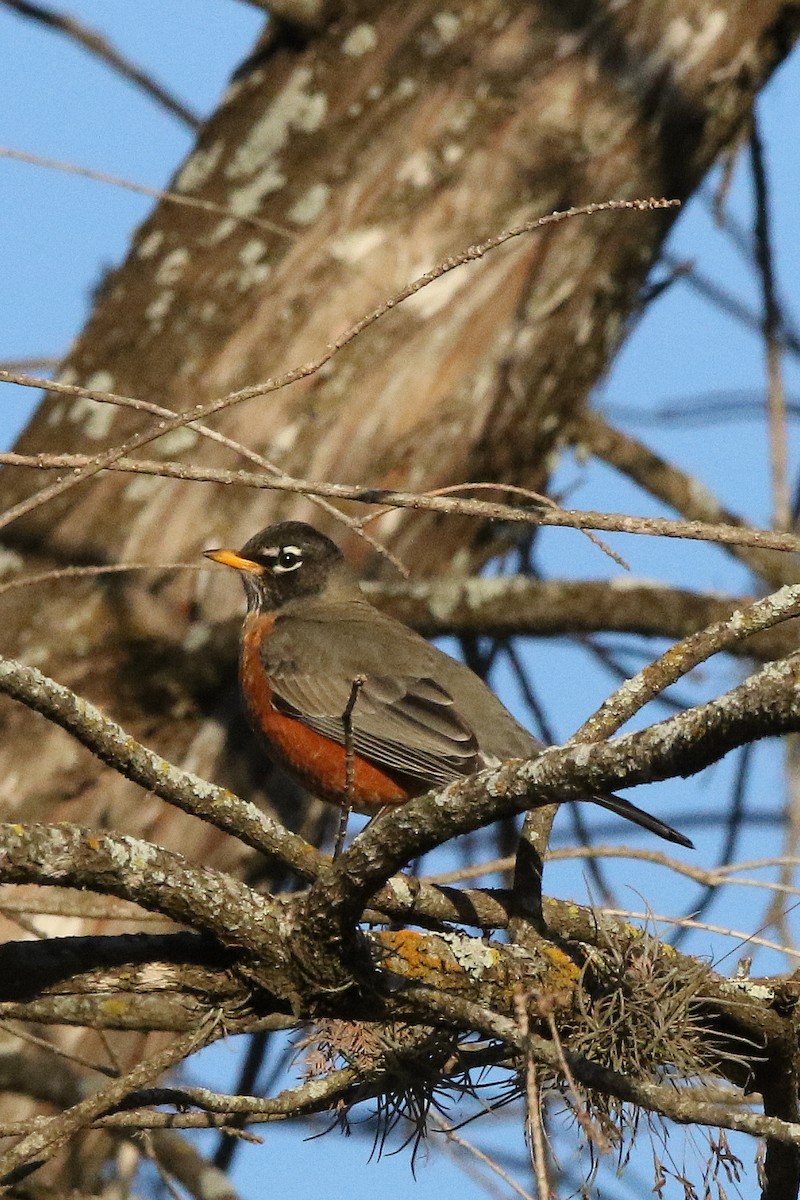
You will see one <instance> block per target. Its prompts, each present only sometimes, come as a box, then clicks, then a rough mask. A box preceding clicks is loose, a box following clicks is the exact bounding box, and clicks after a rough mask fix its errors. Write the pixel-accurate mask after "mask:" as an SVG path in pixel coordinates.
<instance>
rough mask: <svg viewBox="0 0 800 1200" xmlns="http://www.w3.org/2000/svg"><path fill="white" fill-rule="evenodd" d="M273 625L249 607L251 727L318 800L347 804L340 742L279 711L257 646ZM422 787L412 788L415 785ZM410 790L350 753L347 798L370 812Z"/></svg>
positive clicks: (245, 665) (243, 663) (245, 667)
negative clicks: (350, 795)
mask: <svg viewBox="0 0 800 1200" xmlns="http://www.w3.org/2000/svg"><path fill="white" fill-rule="evenodd" d="M274 625H275V616H274V614H270V613H248V615H247V617H246V619H245V623H244V631H243V635H242V646H241V657H240V662H239V671H240V678H241V682H242V691H243V693H244V696H245V701H246V704H247V710H248V716H249V718H250V721H251V724H252V725H253V728H254V729H255V730H256V731H257V733H259V734H261V736H262V737H263V738H264V739H265V741H266V743H267V749H268V750H269V754H270V757H271V758H273V759H274V760H275V762H277V763H279V764H280V766H282V767H285V768H286V770H287V771H289V772H290V773H291V774H292V775H294V776H295V777H296V778H297V779H299V780H300V782H301V783H302V784H303V785H304V787H307V788H308V790H309V791H310V792H313V794H314V795H315V796H318V797H319V798H320V799H321V800H329V801H331V802H332V803H334V804H346V803H347V802H348V798H347V753H346V751H345V748H344V746H341V745H340V744H339V743H338V742H334V741H332V740H331V739H330V738H326V737H324V736H323V735H322V734H321V733H316V732H315V731H314V730H313V729H309V728H308V727H307V726H306V725H304V724H303V723H302V722H301V721H298V720H296V719H295V718H294V717H290V716H287V715H286V714H285V713H281V712H278V710H277V709H276V708H275V707H274V705H273V703H272V688H271V687H270V683H269V679H268V678H267V674H266V671H265V670H264V666H263V663H262V661H261V654H260V648H261V645H262V643H263V642H264V640H265V638H268V637H269V636H270V634H271V632H272V629H273V627H274ZM420 790H422V789H417V791H420ZM412 794H417V793H416V792H415V793H412V792H411V791H409V790H408V788H406V787H404V786H403V785H402V783H401V782H400V781H399V780H398V779H397V778H396V777H394V776H392V775H389V774H387V773H386V772H384V771H382V770H381V769H380V768H379V767H376V766H374V765H373V764H372V763H371V762H368V761H367V760H366V759H364V758H360V757H359V756H358V755H354V756H353V787H352V804H353V807H354V808H355V809H356V811H358V812H364V813H373V812H375V811H376V810H377V809H379V808H382V807H383V805H385V804H402V803H403V802H404V801H405V800H408V799H409V797H410V796H411V795H412Z"/></svg>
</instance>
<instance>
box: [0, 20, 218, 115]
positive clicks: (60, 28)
mask: <svg viewBox="0 0 800 1200" xmlns="http://www.w3.org/2000/svg"><path fill="white" fill-rule="evenodd" d="M3 3H4V4H5V5H6V7H7V8H12V9H14V11H15V12H18V13H19V14H20V16H23V17H29V18H30V19H31V20H33V21H38V22H39V23H40V24H41V25H46V26H47V27H48V28H50V29H54V30H56V32H57V33H63V34H65V35H66V36H67V37H68V38H69V39H70V40H71V41H73V42H76V43H77V45H79V46H81V47H82V48H83V49H84V50H88V52H89V53H90V54H93V55H94V56H95V57H96V58H99V59H100V61H101V62H103V63H105V64H106V66H109V67H111V69H112V70H114V71H116V72H117V74H118V75H120V76H121V77H122V78H123V79H127V80H128V82H129V83H133V84H134V85H135V86H136V87H138V88H140V89H141V91H143V92H144V93H145V95H147V96H149V97H150V99H151V100H155V101H156V103H157V104H160V105H161V107H162V108H163V109H165V110H166V111H167V112H169V113H172V115H173V116H175V117H178V119H179V120H181V121H183V123H184V125H188V127H189V128H190V129H193V130H195V131H196V130H198V129H200V127H201V126H202V124H203V121H202V118H201V117H199V116H197V114H196V113H193V112H192V111H191V109H190V108H189V107H188V106H187V105H186V104H184V103H183V102H182V101H181V100H178V99H177V97H176V96H173V95H172V93H171V92H170V91H169V90H168V89H167V88H165V87H164V85H163V84H161V83H159V82H158V81H157V80H156V79H154V78H153V76H152V75H150V74H149V72H147V71H145V70H143V69H142V67H140V66H137V64H136V63H134V62H132V61H131V59H129V58H127V57H126V55H124V54H122V52H121V51H120V50H118V49H117V47H116V46H115V45H113V43H112V42H110V41H109V40H108V38H106V37H103V35H102V34H99V33H98V32H97V30H95V29H91V28H90V27H89V26H88V25H84V23H83V22H82V21H78V20H77V19H76V18H75V17H71V16H69V15H68V14H67V13H60V12H56V11H55V10H54V9H52V8H48V7H47V6H46V5H44V4H34V3H31V0H3Z"/></svg>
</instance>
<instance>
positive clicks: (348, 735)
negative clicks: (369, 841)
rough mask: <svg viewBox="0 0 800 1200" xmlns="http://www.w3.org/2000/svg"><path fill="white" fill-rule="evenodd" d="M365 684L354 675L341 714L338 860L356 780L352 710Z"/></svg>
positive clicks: (334, 855)
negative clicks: (342, 791) (342, 763)
mask: <svg viewBox="0 0 800 1200" xmlns="http://www.w3.org/2000/svg"><path fill="white" fill-rule="evenodd" d="M366 682H367V677H366V675H356V677H355V679H354V680H353V686H352V687H351V688H350V696H349V699H348V701H347V705H346V707H345V710H344V713H343V714H342V724H343V725H344V748H345V771H344V780H345V783H344V786H345V803H344V805H343V806H342V814H341V816H340V818H339V828H338V830H337V832H336V841H335V843H334V846H333V857H334V858H338V857H339V855H340V854H341V853H342V847H343V846H344V839H345V838H346V837H347V826H348V823H349V821H350V817H351V816H352V813H353V788H354V785H355V778H356V763H355V755H354V753H353V709H354V708H355V706H356V702H357V700H358V697H359V694H360V692H361V689H362V687H363V686H364V684H365V683H366Z"/></svg>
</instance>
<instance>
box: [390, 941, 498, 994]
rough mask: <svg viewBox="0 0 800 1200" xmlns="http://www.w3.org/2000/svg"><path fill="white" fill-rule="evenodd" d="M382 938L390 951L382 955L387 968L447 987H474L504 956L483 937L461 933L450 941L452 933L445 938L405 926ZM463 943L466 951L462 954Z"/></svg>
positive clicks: (407, 976) (458, 989)
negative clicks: (481, 939)
mask: <svg viewBox="0 0 800 1200" xmlns="http://www.w3.org/2000/svg"><path fill="white" fill-rule="evenodd" d="M379 940H380V941H381V943H382V945H383V947H384V949H385V952H386V953H385V955H384V956H383V957H382V958H381V966H382V967H383V968H384V969H385V970H387V971H395V972H396V973H397V974H398V975H402V976H403V977H404V978H405V979H414V980H417V981H418V982H420V983H427V984H430V985H431V986H435V987H438V988H442V989H445V990H447V989H450V990H455V991H464V990H467V989H471V988H473V987H474V985H475V978H476V973H478V974H482V973H483V972H484V971H486V970H491V969H492V968H496V966H497V964H498V962H499V957H500V956H499V954H498V953H497V951H495V950H493V949H492V948H491V947H490V946H488V945H487V944H486V943H485V942H482V941H480V939H478V938H467V937H465V936H463V935H460V934H459V935H456V936H455V937H453V939H452V941H450V937H449V935H448V936H447V937H443V936H436V935H432V934H422V933H417V932H415V931H414V930H411V929H401V930H397V931H393V930H389V931H386V932H384V933H382V934H381V935H380V939H379ZM462 943H463V949H464V953H463V954H462V953H459V947H461V945H462ZM473 943H474V947H475V950H474V952H473V951H472V944H473Z"/></svg>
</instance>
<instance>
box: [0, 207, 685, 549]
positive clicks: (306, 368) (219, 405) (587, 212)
mask: <svg viewBox="0 0 800 1200" xmlns="http://www.w3.org/2000/svg"><path fill="white" fill-rule="evenodd" d="M679 206H680V202H679V201H678V200H668V199H664V198H652V199H649V200H606V201H603V202H601V203H596V204H586V205H581V206H579V207H575V208H569V209H564V210H561V211H559V212H553V213H549V214H548V215H546V216H543V217H537V218H533V219H532V220H530V221H525V222H523V223H522V224H521V225H517V226H514V227H513V228H511V229H506V230H503V232H502V233H498V234H495V235H493V236H492V237H490V238H487V239H486V240H485V241H483V242H480V243H477V244H475V245H472V246H469V247H467V249H466V250H464V251H462V252H461V253H460V254H456V255H453V256H452V257H450V258H447V259H445V260H444V261H443V262H440V263H439V264H438V265H437V266H435V267H433V268H432V269H431V270H430V271H426V272H425V273H424V274H422V275H419V276H418V277H417V278H416V279H414V280H412V282H411V283H409V284H407V286H406V287H404V288H402V289H401V290H400V291H399V292H396V293H395V294H394V295H393V296H390V297H389V299H388V300H385V301H383V303H381V304H379V305H378V306H377V308H374V309H373V310H372V311H371V312H369V313H367V314H366V315H365V316H363V317H361V318H360V320H358V321H356V322H354V324H352V325H350V327H349V328H348V329H346V330H345V331H344V332H343V333H341V334H340V335H339V336H338V337H337V338H336V339H335V340H334V341H333V342H331V343H329V344H328V345H327V346H326V347H325V349H324V350H323V351H322V352H321V353H320V354H319V355H318V357H317V358H315V359H312V360H311V361H310V362H307V363H304V364H303V365H302V366H297V367H293V368H291V369H290V370H288V371H285V372H283V373H282V374H281V375H277V376H273V377H271V378H269V379H266V380H264V381H263V382H262V383H257V384H253V385H251V386H249V387H246V388H242V389H240V390H239V391H235V392H229V393H228V394H227V395H226V396H220V397H217V398H216V399H213V400H209V401H207V402H206V403H205V404H197V405H195V406H194V407H193V408H190V409H187V410H186V411H185V412H182V413H177V414H175V415H174V416H172V417H167V418H164V419H163V420H161V421H159V422H158V424H157V425H154V426H152V425H151V426H150V427H149V428H148V429H145V430H144V431H143V432H142V433H139V434H136V435H134V436H132V437H131V438H129V439H128V440H127V441H125V442H121V443H119V444H118V445H117V446H112V447H109V448H108V449H107V450H104V451H101V452H100V453H99V454H97V455H95V456H94V458H93V460H92V462H91V463H90V464H88V465H87V466H85V467H83V468H78V469H77V470H74V471H73V472H72V473H71V474H70V475H69V476H66V477H62V478H61V479H58V480H56V481H55V482H54V483H52V484H50V485H49V486H48V487H45V488H42V490H41V491H39V492H37V493H36V494H35V495H33V496H28V497H26V498H25V499H24V500H21V501H19V502H18V503H17V504H14V505H12V506H11V507H10V508H8V509H6V511H5V512H4V513H3V514H2V515H0V528H4V527H5V526H6V525H8V524H10V523H11V522H12V521H15V520H16V519H17V518H18V517H21V516H23V515H24V514H25V513H28V512H32V511H33V510H34V509H37V508H39V507H40V506H41V505H43V504H46V503H48V502H49V501H50V500H52V499H55V497H57V496H61V495H63V494H64V492H66V491H69V490H71V489H72V488H73V487H76V486H77V485H78V484H79V483H82V482H83V481H84V480H86V479H88V478H91V476H93V475H96V474H97V473H98V472H99V471H102V470H103V469H104V468H106V467H108V466H110V465H112V464H113V463H114V462H116V461H117V460H118V459H121V458H124V457H125V456H126V455H128V454H130V453H131V451H133V450H138V449H139V448H140V447H141V446H146V445H148V444H149V443H150V442H153V441H156V440H157V439H158V438H160V437H163V436H164V434H166V433H171V432H172V430H174V429H180V428H182V427H183V426H185V425H190V424H191V423H192V422H193V421H204V420H205V419H206V418H208V417H210V416H212V415H213V414H214V413H218V412H222V411H223V410H225V409H228V408H231V407H233V406H234V405H237V404H241V403H242V402H243V401H245V400H252V399H254V398H255V397H260V396H265V395H268V394H269V393H272V392H276V391H278V390H280V389H281V388H285V387H287V386H288V385H289V384H291V383H295V382H297V381H298V380H300V379H308V378H309V377H310V376H312V375H315V374H316V373H317V372H318V371H319V370H320V369H321V368H322V367H323V366H324V365H325V364H326V363H328V362H330V360H331V359H332V358H333V357H334V356H335V355H336V354H338V352H339V351H340V350H342V349H343V348H344V347H345V346H347V345H349V344H350V343H351V342H352V341H354V339H355V338H357V337H358V336H359V335H360V334H361V333H363V332H364V330H366V329H368V328H370V327H371V326H372V325H374V324H375V323H376V322H377V321H379V320H380V319H381V318H382V317H384V316H386V314H387V313H390V312H391V311H392V310H393V309H395V308H397V306H398V305H399V304H402V303H403V301H405V300H408V299H409V298H410V297H411V296H414V295H416V293H417V292H419V291H421V290H422V289H423V288H424V287H427V286H428V284H430V283H433V282H434V280H436V279H440V278H441V277H442V276H443V275H446V274H447V273H448V272H449V271H453V270H455V269H456V268H457V267H460V266H464V265H466V264H467V263H470V262H475V261H476V260H477V259H480V258H483V257H484V256H485V255H486V254H488V253H489V252H490V251H492V250H495V249H497V248H498V247H499V246H502V245H504V244H505V243H506V242H509V241H511V240H512V239H513V238H518V237H522V236H523V235H524V234H527V233H532V232H533V231H534V230H540V229H543V228H545V227H547V226H550V225H556V224H560V223H561V222H563V221H567V220H570V219H572V218H574V217H578V216H587V217H588V216H593V215H595V214H597V213H601V212H622V211H638V212H642V211H645V212H646V211H650V212H652V211H654V210H658V209H665V208H677V207H679ZM386 502H387V501H386V498H385V497H384V498H381V499H379V500H378V503H386ZM438 502H439V503H444V502H445V498H444V497H442V498H439V501H438Z"/></svg>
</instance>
